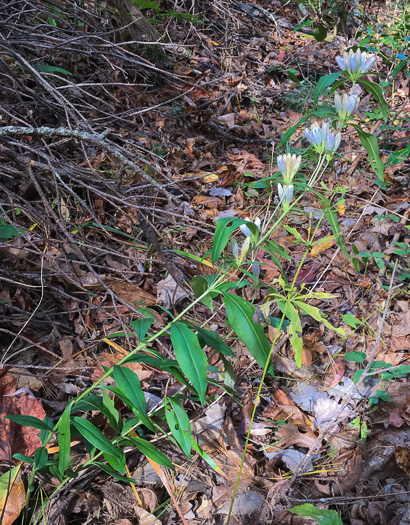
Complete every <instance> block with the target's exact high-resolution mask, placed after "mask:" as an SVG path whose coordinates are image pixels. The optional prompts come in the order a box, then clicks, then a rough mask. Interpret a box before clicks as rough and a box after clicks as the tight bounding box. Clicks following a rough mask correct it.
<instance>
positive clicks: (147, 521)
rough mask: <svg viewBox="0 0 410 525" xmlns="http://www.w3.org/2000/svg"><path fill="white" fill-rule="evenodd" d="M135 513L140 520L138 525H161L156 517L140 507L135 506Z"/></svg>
mask: <svg viewBox="0 0 410 525" xmlns="http://www.w3.org/2000/svg"><path fill="white" fill-rule="evenodd" d="M135 514H136V515H137V516H138V518H139V520H140V521H139V524H140V525H161V522H160V521H159V519H158V518H156V517H155V516H154V515H153V514H150V513H149V512H148V511H147V510H144V509H143V508H141V507H135Z"/></svg>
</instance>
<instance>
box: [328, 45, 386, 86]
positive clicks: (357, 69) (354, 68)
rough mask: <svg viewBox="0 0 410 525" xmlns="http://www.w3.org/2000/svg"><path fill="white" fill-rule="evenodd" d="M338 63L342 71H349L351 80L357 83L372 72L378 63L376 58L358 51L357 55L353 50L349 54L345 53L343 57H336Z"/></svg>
mask: <svg viewBox="0 0 410 525" xmlns="http://www.w3.org/2000/svg"><path fill="white" fill-rule="evenodd" d="M336 62H337V64H338V66H339V67H340V69H341V70H342V71H347V73H348V75H349V77H350V79H351V80H353V81H356V80H357V79H358V78H359V77H360V76H361V75H363V73H367V72H368V71H369V70H370V68H371V67H372V66H373V64H374V63H375V62H376V57H375V56H374V55H369V54H368V53H366V52H365V51H363V52H362V51H360V49H358V50H357V51H356V53H355V52H354V51H352V50H350V51H349V53H346V51H344V52H343V53H342V56H337V57H336Z"/></svg>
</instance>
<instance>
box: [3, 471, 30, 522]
mask: <svg viewBox="0 0 410 525" xmlns="http://www.w3.org/2000/svg"><path fill="white" fill-rule="evenodd" d="M20 467H21V465H18V466H17V467H14V468H13V469H12V470H11V472H6V473H5V474H3V475H2V476H1V477H0V516H1V517H2V519H1V524H2V525H12V523H14V521H15V520H16V519H17V518H18V517H19V515H20V512H21V509H22V508H23V507H24V503H25V501H26V491H25V489H24V483H23V481H22V479H21V475H20Z"/></svg>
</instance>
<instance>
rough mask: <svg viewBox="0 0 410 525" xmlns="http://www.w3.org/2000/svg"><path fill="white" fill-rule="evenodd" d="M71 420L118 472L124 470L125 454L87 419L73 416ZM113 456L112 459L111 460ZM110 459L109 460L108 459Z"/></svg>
mask: <svg viewBox="0 0 410 525" xmlns="http://www.w3.org/2000/svg"><path fill="white" fill-rule="evenodd" d="M72 421H73V423H74V425H75V427H76V429H77V430H78V432H79V433H80V434H81V435H82V436H83V437H84V438H85V439H86V440H87V441H89V442H90V443H91V445H93V446H94V447H96V449H97V450H100V451H101V452H102V453H103V454H104V457H105V459H106V460H107V461H108V462H109V463H110V464H111V465H112V466H113V467H114V468H115V469H116V470H118V471H119V472H125V456H124V453H123V451H122V450H121V449H119V448H117V447H115V446H114V445H113V444H112V443H111V441H110V440H109V439H108V438H107V437H106V436H104V434H103V433H102V432H101V431H100V430H99V429H98V428H97V427H96V426H95V425H93V424H92V423H91V421H88V419H83V418H81V417H73V418H72ZM112 458H114V460H112ZM110 460H111V461H110Z"/></svg>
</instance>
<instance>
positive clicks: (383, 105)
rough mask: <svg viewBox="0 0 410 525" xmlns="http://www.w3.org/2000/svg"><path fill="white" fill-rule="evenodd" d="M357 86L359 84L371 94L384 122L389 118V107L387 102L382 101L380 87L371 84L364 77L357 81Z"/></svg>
mask: <svg viewBox="0 0 410 525" xmlns="http://www.w3.org/2000/svg"><path fill="white" fill-rule="evenodd" d="M358 82H359V84H361V85H362V86H363V87H364V89H365V90H366V91H368V92H369V93H371V94H372V95H373V97H374V98H375V100H376V101H377V102H378V103H379V105H380V109H381V111H382V115H383V117H384V120H387V119H388V117H389V106H388V105H387V102H386V101H385V100H384V97H383V91H382V89H381V87H380V86H378V85H377V84H374V83H373V82H370V80H368V79H367V78H365V77H361V78H360V79H359V80H358Z"/></svg>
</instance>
